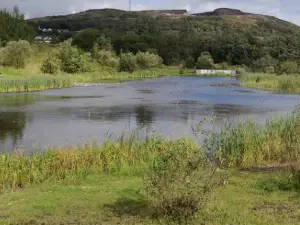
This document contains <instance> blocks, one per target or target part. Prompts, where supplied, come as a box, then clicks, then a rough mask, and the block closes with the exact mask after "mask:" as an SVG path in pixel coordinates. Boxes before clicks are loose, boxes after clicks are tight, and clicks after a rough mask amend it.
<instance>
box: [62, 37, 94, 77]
mask: <svg viewBox="0 0 300 225" xmlns="http://www.w3.org/2000/svg"><path fill="white" fill-rule="evenodd" d="M58 59H59V60H60V62H61V68H60V69H61V71H63V72H66V73H78V72H89V71H91V70H92V68H91V64H90V61H91V60H90V59H89V56H88V55H87V54H85V53H84V52H82V51H80V49H78V48H77V47H74V46H72V40H71V39H70V40H68V41H65V42H63V43H61V44H60V45H59V48H58Z"/></svg>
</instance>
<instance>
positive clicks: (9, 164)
mask: <svg viewBox="0 0 300 225" xmlns="http://www.w3.org/2000/svg"><path fill="white" fill-rule="evenodd" d="M176 146H184V147H185V148H186V149H195V148H196V146H195V145H194V144H193V142H191V141H188V140H186V139H182V140H177V141H168V140H163V139H160V138H148V139H147V140H145V141H141V140H139V139H138V138H137V137H136V135H133V136H132V137H130V138H128V139H125V138H122V139H121V140H120V141H119V142H111V141H106V142H105V143H104V144H103V145H101V146H97V145H95V144H91V145H85V146H84V147H74V148H58V149H51V150H48V151H46V152H43V153H35V154H33V155H31V156H29V155H26V154H22V153H18V154H16V153H14V154H10V153H7V154H2V155H0V184H1V185H2V186H3V187H5V188H24V187H28V186H30V185H33V184H39V183H42V182H44V181H46V180H61V179H64V178H65V177H66V176H67V175H68V174H70V173H72V174H75V175H76V174H78V173H80V172H82V170H85V171H88V172H91V173H92V172H96V173H117V174H122V175H126V174H130V175H134V174H137V173H141V172H143V171H144V169H145V168H146V167H147V165H148V164H149V162H150V160H151V159H152V158H153V157H155V156H156V155H157V154H158V153H159V152H162V151H165V150H166V149H169V148H175V147H176Z"/></svg>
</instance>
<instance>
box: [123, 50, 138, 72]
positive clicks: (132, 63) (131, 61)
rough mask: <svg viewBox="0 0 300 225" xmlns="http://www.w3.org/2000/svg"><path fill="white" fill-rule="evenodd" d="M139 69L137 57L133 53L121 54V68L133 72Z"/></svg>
mask: <svg viewBox="0 0 300 225" xmlns="http://www.w3.org/2000/svg"><path fill="white" fill-rule="evenodd" d="M136 69H137V62H136V57H135V56H134V55H133V54H132V53H123V54H121V55H120V65H119V70H120V71H125V72H130V73H132V72H133V71H135V70H136Z"/></svg>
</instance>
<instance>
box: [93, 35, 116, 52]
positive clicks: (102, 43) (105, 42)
mask: <svg viewBox="0 0 300 225" xmlns="http://www.w3.org/2000/svg"><path fill="white" fill-rule="evenodd" d="M95 44H96V46H97V48H98V49H100V50H105V51H113V46H112V44H111V40H110V39H109V38H106V37H105V36H103V35H101V36H100V37H98V38H97V39H96V41H95Z"/></svg>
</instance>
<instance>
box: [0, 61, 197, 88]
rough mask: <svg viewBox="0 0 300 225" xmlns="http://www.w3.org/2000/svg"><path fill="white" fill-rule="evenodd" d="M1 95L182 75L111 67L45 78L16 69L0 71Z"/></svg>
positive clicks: (173, 71)
mask: <svg viewBox="0 0 300 225" xmlns="http://www.w3.org/2000/svg"><path fill="white" fill-rule="evenodd" d="M32 71H34V72H32ZM0 73H1V74H2V76H1V77H0V93H1V92H6V93H7V92H30V91H42V90H46V89H52V88H68V87H72V84H74V83H104V82H112V83H113V82H124V81H130V80H139V79H152V78H158V77H161V76H179V75H180V74H179V68H178V67H166V66H163V67H161V68H153V69H147V70H138V71H135V72H133V73H127V72H118V71H115V70H112V69H108V68H105V69H103V68H98V69H97V70H96V71H95V72H89V73H82V74H65V73H60V74H58V75H47V74H45V75H41V74H40V71H37V70H34V69H33V70H31V69H30V67H29V68H25V69H19V70H18V69H13V68H3V67H2V68H0ZM191 75H195V73H194V71H193V70H185V72H184V74H182V76H191Z"/></svg>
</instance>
